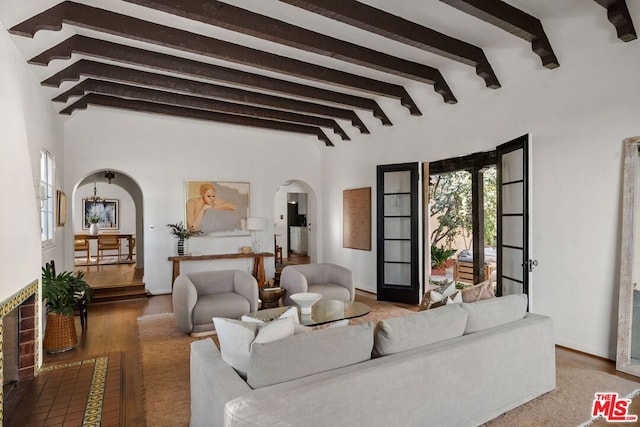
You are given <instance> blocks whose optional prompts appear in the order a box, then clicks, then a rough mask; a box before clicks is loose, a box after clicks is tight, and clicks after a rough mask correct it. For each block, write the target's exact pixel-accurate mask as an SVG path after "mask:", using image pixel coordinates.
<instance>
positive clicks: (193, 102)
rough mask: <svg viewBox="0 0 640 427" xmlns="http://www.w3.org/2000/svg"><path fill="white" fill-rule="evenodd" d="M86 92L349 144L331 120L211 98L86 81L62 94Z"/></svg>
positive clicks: (120, 84) (346, 136) (79, 94)
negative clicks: (285, 126) (304, 128)
mask: <svg viewBox="0 0 640 427" xmlns="http://www.w3.org/2000/svg"><path fill="white" fill-rule="evenodd" d="M89 92H90V93H99V94H103V95H114V96H117V97H119V98H128V99H139V100H143V101H150V102H154V103H156V104H169V105H175V106H179V107H188V108H196V109H199V110H207V111H217V112H219V113H227V114H234V115H240V116H247V117H255V118H261V119H269V120H278V121H284V122H292V123H301V124H307V125H314V126H321V127H327V128H331V129H333V131H334V133H336V134H337V135H339V136H340V137H341V138H342V140H343V141H349V140H350V138H349V136H348V135H347V134H346V132H345V131H344V130H343V129H342V128H341V127H340V125H338V123H336V121H335V120H332V119H325V118H323V117H317V116H309V115H306V114H300V113H292V112H290V111H278V110H271V109H267V108H261V107H254V106H252V105H242V104H235V103H232V102H226V101H219V100H215V99H211V98H202V97H197V96H191V95H183V94H179V93H175V92H166V91H160V90H156V89H150V88H145V87H139V86H131V85H125V84H122V83H115V82H109V81H103V80H95V79H86V80H84V81H82V82H80V83H78V84H77V85H75V86H74V87H73V88H71V89H70V90H69V91H67V92H66V93H65V97H68V96H67V95H69V96H73V95H77V96H83V95H84V94H85V93H89ZM53 100H54V101H56V100H57V98H54V99H53ZM60 113H61V114H69V113H70V111H68V110H66V109H63V110H62V111H61V112H60Z"/></svg>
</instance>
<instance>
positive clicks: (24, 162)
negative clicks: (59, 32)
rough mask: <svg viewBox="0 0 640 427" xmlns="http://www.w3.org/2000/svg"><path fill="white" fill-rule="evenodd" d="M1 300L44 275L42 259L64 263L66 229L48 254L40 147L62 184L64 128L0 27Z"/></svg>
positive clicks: (57, 184)
mask: <svg viewBox="0 0 640 427" xmlns="http://www.w3.org/2000/svg"><path fill="white" fill-rule="evenodd" d="M0 63H2V67H0V128H1V129H2V132H1V136H0V150H1V151H2V156H0V195H1V197H2V203H1V204H0V223H2V224H3V227H2V245H0V260H1V261H0V262H1V263H0V301H1V300H4V299H5V298H7V297H9V296H11V295H12V294H13V293H15V292H16V291H17V290H18V289H21V288H22V287H24V286H26V285H28V284H30V283H31V282H33V281H34V280H38V279H39V278H40V267H41V260H42V259H43V257H44V259H45V260H47V261H48V260H49V259H55V260H56V261H58V262H62V258H61V254H62V252H61V250H60V249H59V248H60V246H61V244H62V243H63V236H62V233H61V230H62V229H61V228H57V229H56V235H55V241H56V244H55V245H54V246H52V247H50V248H48V249H47V250H45V251H44V252H43V251H42V249H41V244H40V220H39V203H36V196H35V187H34V185H35V183H37V182H38V181H39V177H40V149H41V147H44V148H46V149H47V150H49V152H51V153H52V154H53V155H54V157H55V161H56V166H57V169H56V176H55V180H56V188H57V189H61V188H63V185H62V184H63V181H62V177H61V171H62V170H64V157H63V155H62V141H63V137H62V127H61V124H60V123H59V122H58V121H57V120H56V119H55V112H54V111H53V109H52V108H51V105H50V104H49V103H44V102H42V100H43V93H42V92H41V89H40V85H39V83H38V81H37V80H35V79H34V77H33V75H32V74H31V72H30V70H29V69H28V67H27V66H26V64H25V61H24V58H23V57H22V56H21V55H20V54H19V53H18V51H17V49H16V48H15V46H14V44H13V42H12V41H11V40H10V37H9V35H8V33H7V32H6V31H5V29H4V27H2V26H1V25H0Z"/></svg>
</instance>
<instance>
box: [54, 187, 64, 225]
mask: <svg viewBox="0 0 640 427" xmlns="http://www.w3.org/2000/svg"><path fill="white" fill-rule="evenodd" d="M66 223H67V195H66V194H64V191H60V190H58V191H56V225H57V226H58V227H63V226H64V225H65V224H66Z"/></svg>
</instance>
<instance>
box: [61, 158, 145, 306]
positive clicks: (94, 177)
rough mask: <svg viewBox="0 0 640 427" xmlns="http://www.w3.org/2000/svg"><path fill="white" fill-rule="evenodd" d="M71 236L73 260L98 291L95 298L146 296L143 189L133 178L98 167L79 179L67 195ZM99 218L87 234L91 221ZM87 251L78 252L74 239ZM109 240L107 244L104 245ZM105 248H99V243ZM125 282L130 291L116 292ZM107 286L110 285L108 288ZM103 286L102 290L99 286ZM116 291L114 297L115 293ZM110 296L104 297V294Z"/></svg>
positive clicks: (116, 171)
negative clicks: (72, 234)
mask: <svg viewBox="0 0 640 427" xmlns="http://www.w3.org/2000/svg"><path fill="white" fill-rule="evenodd" d="M71 207H72V215H71V218H72V228H73V233H74V239H73V242H74V243H72V244H73V245H74V247H73V254H74V255H73V263H74V266H75V268H76V269H80V270H81V271H84V272H85V280H87V282H89V284H90V285H91V286H92V287H94V288H100V289H101V291H100V292H98V291H96V297H95V299H96V300H112V299H126V298H132V297H140V296H146V291H145V290H144V283H143V282H142V277H143V271H144V270H143V266H144V245H143V241H144V226H143V203H142V190H141V188H140V186H139V185H138V184H137V182H136V181H135V180H134V179H133V178H132V177H130V176H129V175H127V174H126V173H124V172H122V171H118V170H100V171H96V172H94V173H91V174H89V175H87V176H86V177H85V178H84V179H82V180H81V181H80V182H78V183H77V184H76V186H75V188H74V191H73V195H72V198H71ZM91 218H94V220H96V221H98V226H99V227H98V228H99V230H98V234H97V235H91V233H90V219H91ZM83 241H84V242H85V243H87V246H88V248H87V250H86V251H85V250H82V251H80V252H79V251H77V250H76V249H77V248H78V246H77V243H78V242H83ZM108 241H111V242H112V245H111V246H108V245H106V243H107V242H108ZM99 244H100V248H101V249H104V250H100V251H98V245H99ZM129 285H131V286H133V288H132V289H127V291H129V290H131V291H132V292H116V291H115V290H114V289H111V288H117V287H120V288H121V290H122V289H123V288H124V287H128V286H129ZM107 287H108V289H107ZM102 288H105V289H102ZM116 293H117V294H118V295H116ZM106 294H108V296H107V295H106Z"/></svg>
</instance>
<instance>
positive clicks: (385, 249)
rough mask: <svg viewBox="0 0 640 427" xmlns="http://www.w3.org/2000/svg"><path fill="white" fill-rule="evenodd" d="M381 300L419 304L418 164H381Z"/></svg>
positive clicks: (379, 186)
mask: <svg viewBox="0 0 640 427" xmlns="http://www.w3.org/2000/svg"><path fill="white" fill-rule="evenodd" d="M377 183H378V188H377V200H378V209H377V210H378V242H377V243H378V246H377V248H378V300H383V301H393V302H405V303H410V304H417V303H418V302H419V299H420V284H419V281H418V164H417V163H405V164H399V165H383V166H378V180H377Z"/></svg>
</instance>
